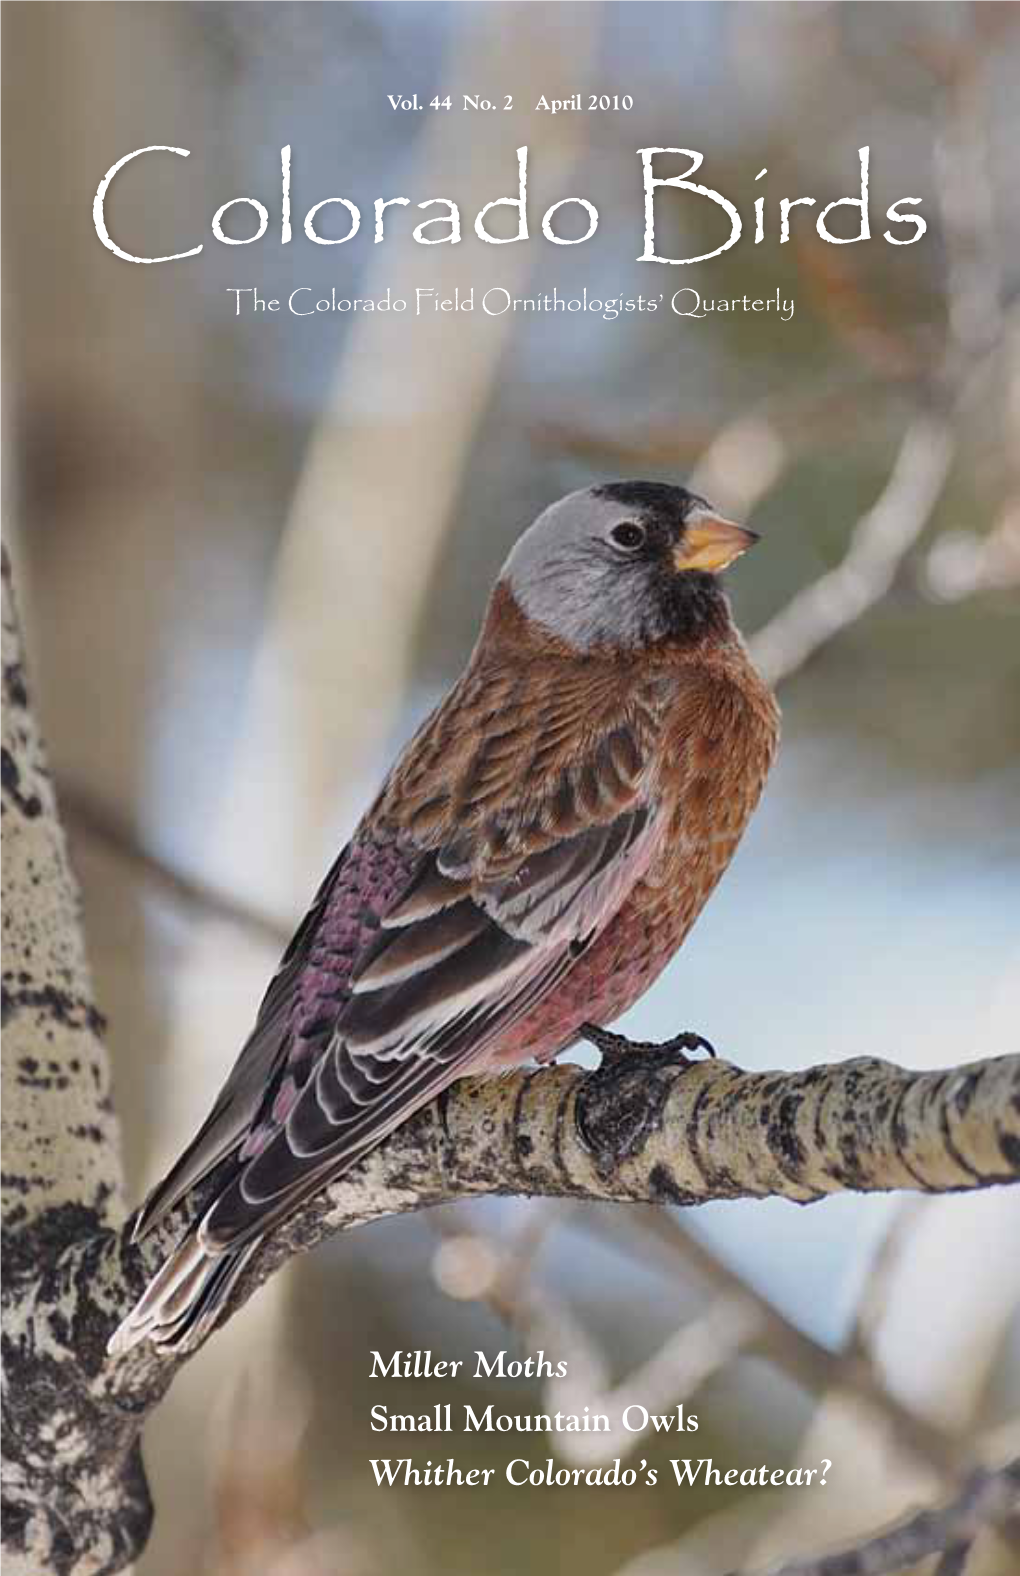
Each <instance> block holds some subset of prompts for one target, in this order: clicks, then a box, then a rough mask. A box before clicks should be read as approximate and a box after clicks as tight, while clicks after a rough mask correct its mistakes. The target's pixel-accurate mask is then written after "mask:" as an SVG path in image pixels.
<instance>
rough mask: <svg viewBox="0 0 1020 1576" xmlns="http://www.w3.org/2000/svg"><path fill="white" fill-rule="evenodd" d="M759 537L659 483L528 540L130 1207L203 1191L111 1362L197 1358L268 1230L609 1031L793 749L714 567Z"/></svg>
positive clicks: (606, 499) (593, 505) (621, 494)
mask: <svg viewBox="0 0 1020 1576" xmlns="http://www.w3.org/2000/svg"><path fill="white" fill-rule="evenodd" d="M757 540H758V536H757V533H755V532H754V531H752V530H750V529H748V528H747V527H746V526H742V525H738V524H735V523H734V522H732V521H730V520H727V519H725V518H724V517H723V516H722V515H720V514H719V513H718V512H717V511H716V510H715V509H714V508H713V507H712V506H711V505H710V504H709V503H708V502H707V501H706V500H705V499H704V498H702V497H700V496H699V495H698V494H696V493H693V492H691V491H688V490H687V489H686V488H685V487H682V486H679V485H675V484H672V483H666V482H649V481H618V482H609V483H603V484H599V485H594V486H591V487H587V488H582V489H580V490H579V491H575V492H572V493H570V494H568V495H567V496H566V497H565V498H561V499H560V500H559V501H558V502H556V503H553V504H551V505H550V506H549V507H548V508H546V509H545V510H544V511H543V512H542V513H541V514H540V515H539V516H538V518H537V519H536V520H535V521H534V522H533V523H532V524H531V525H530V526H529V527H528V529H527V530H525V531H524V533H523V534H522V535H521V536H520V537H519V539H518V540H517V541H516V543H515V545H514V547H513V548H512V550H511V552H510V554H509V556H508V558H507V559H506V562H505V564H504V565H503V568H502V571H501V573H500V575H499V577H498V579H497V581H496V584H495V587H494V589H493V591H492V594H491V596H490V598H489V602H488V606H487V609H486V612H485V615H484V619H483V622H482V626H481V631H480V634H479V636H478V639H477V642H476V644H475V646H474V649H473V651H472V653H471V655H470V658H469V660H468V662H467V665H466V667H465V669H464V671H463V673H462V674H461V676H460V677H459V678H458V679H457V681H456V683H455V684H454V685H453V686H452V688H451V689H450V691H449V693H448V694H447V695H446V697H445V699H444V700H443V701H442V702H441V703H440V704H439V705H438V706H437V707H436V709H435V710H434V711H433V712H432V713H431V715H430V716H429V717H428V718H427V719H426V720H425V722H424V723H423V724H422V725H421V727H420V728H419V729H418V731H417V732H416V733H415V734H414V736H413V737H412V739H411V740H410V742H409V744H408V745H407V746H406V748H405V749H404V751H403V752H402V754H401V755H400V756H399V758H398V759H397V761H396V763H395V765H394V766H393V767H392V769H391V770H390V772H389V774H388V776H387V777H386V779H385V781H384V782H383V785H382V787H381V789H380V791H379V793H378V795H377V797H376V799H375V801H374V802H373V803H372V805H371V806H370V808H369V809H368V811H367V813H366V814H365V815H364V817H363V818H362V820H361V821H360V823H359V824H358V826H357V828H356V830H355V831H354V833H353V835H352V837H351V840H350V842H349V843H348V844H347V846H346V847H345V848H344V849H343V851H342V852H341V853H340V855H339V857H338V858H337V859H336V861H335V863H334V864H333V866H332V867H331V869H330V870H329V871H328V873H327V875H326V877H325V879H324V880H323V882H322V884H321V886H320V887H319V890H318V892H317V894H316V896H315V898H314V901H313V902H312V905H311V908H310V909H309V911H308V913H307V914H306V916H305V918H304V919H303V921H302V922H301V924H300V926H299V928H298V929H297V931H296V933H295V935H294V937H293V939H292V940H291V942H290V944H289V946H288V947H287V949H286V951H285V953H284V955H283V958H282V961H281V963H280V965H279V968H278V970H277V972H276V974H275V975H274V977H273V978H272V980H271V981H270V983H269V986H268V989H267V990H266V992H265V995H264V997H263V1000H262V1003H261V1006H260V1008H259V1010H258V1013H257V1016H256V1020H255V1024H254V1027H253V1029H252V1031H251V1034H250V1036H249V1038H248V1039H247V1041H246V1043H245V1044H244V1046H243V1048H242V1050H241V1053H240V1056H239V1058H238V1060H237V1062H236V1064H235V1065H234V1068H233V1070H232V1072H231V1073H230V1075H229V1077H228V1078H227V1081H226V1083H225V1085H224V1087H223V1089H222V1091H221V1093H220V1094H219V1096H218V1098H217V1099H216V1101H215V1104H214V1105H213V1107H212V1110H211V1112H210V1114H209V1116H208V1117H207V1119H206V1121H205V1122H204V1124H203V1125H202V1127H201V1129H200V1130H199V1132H198V1133H197V1135H196V1137H195V1138H194V1140H193V1141H192V1143H191V1144H190V1145H189V1147H188V1148H187V1149H186V1150H185V1151H184V1153H183V1155H182V1156H181V1158H180V1159H179V1160H178V1161H177V1163H176V1164H175V1165H174V1166H173V1168H172V1169H171V1170H170V1172H169V1173H168V1175H167V1176H166V1177H165V1178H164V1179H163V1180H162V1181H161V1182H160V1183H159V1184H158V1185H157V1186H156V1187H155V1189H154V1190H153V1191H152V1193H151V1194H150V1195H149V1197H148V1199H147V1200H146V1201H145V1203H144V1205H143V1206H142V1208H141V1210H140V1211H139V1212H138V1214H137V1216H136V1219H135V1222H134V1231H133V1236H134V1239H135V1240H137V1239H140V1238H142V1237H144V1236H145V1235H146V1234H147V1233H148V1232H150V1231H151V1230H152V1229H153V1228H154V1227H156V1226H157V1225H158V1224H159V1223H160V1222H162V1221H164V1220H165V1219H166V1217H167V1216H168V1214H169V1213H170V1212H171V1211H173V1210H174V1209H175V1207H176V1206H177V1205H178V1204H179V1203H181V1201H182V1200H185V1199H187V1198H189V1197H190V1196H191V1195H192V1193H193V1191H194V1190H195V1189H196V1188H198V1187H199V1186H200V1185H201V1186H202V1188H203V1190H204V1191H203V1193H202V1198H201V1209H200V1210H198V1211H197V1212H196V1218H194V1219H193V1220H192V1222H191V1224H190V1225H188V1226H187V1227H186V1228H182V1230H183V1235H182V1237H181V1238H180V1239H179V1240H178V1242H177V1245H176V1246H175V1247H174V1248H173V1249H172V1250H171V1251H170V1253H169V1256H168V1257H167V1258H166V1259H165V1261H164V1262H163V1263H162V1266H161V1267H160V1268H159V1269H158V1271H157V1272H156V1274H155V1276H154V1277H153V1278H152V1280H151V1281H150V1282H149V1284H148V1285H147V1287H146V1289H145V1291H144V1292H143V1294H142V1296H141V1297H140V1299H139V1300H138V1302H137V1303H136V1305H135V1306H134V1307H133V1308H132V1309H131V1311H130V1312H129V1313H128V1315H127V1316H126V1318H124V1320H123V1321H122V1323H121V1324H120V1325H119V1327H118V1328H117V1330H116V1331H115V1333H114V1334H113V1336H112V1337H111V1339H110V1342H109V1350H110V1351H111V1352H112V1353H115V1354H120V1353H123V1352H126V1351H128V1350H130V1349H131V1348H132V1347H133V1346H135V1345H136V1344H137V1343H139V1342H141V1341H143V1340H146V1339H148V1340H151V1341H152V1342H154V1343H155V1344H156V1345H158V1346H162V1347H165V1348H174V1349H177V1350H188V1349H190V1348H193V1347H194V1346H195V1345H197V1344H199V1343H200V1342H201V1341H202V1340H203V1339H204V1338H205V1337H206V1335H207V1334H208V1333H209V1332H210V1331H211V1330H212V1329H213V1328H214V1327H215V1325H216V1324H217V1323H218V1322H219V1319H220V1318H221V1316H222V1314H223V1312H224V1310H225V1307H226V1303H227V1300H228V1298H229V1296H230V1293H231V1290H232V1288H233V1286H234V1285H235V1283H236V1281H237V1279H238V1277H239V1275H240V1274H241V1271H242V1270H243V1269H244V1267H245V1265H246V1264H247V1263H248V1261H249V1260H250V1258H251V1256H252V1255H253V1254H254V1253H255V1252H256V1251H257V1249H258V1247H259V1244H260V1243H261V1242H262V1241H263V1239H264V1238H265V1237H266V1235H267V1233H268V1232H270V1231H271V1230H272V1229H273V1228H274V1227H277V1226H278V1225H280V1224H281V1223H282V1222H284V1221H286V1220H287V1219H289V1218H290V1217H292V1216H293V1215H294V1214H295V1212H296V1211H297V1210H298V1209H299V1208H300V1207H301V1206H302V1204H304V1203H305V1202H306V1201H308V1200H309V1199H310V1198H311V1197H312V1196H313V1195H314V1194H316V1193H318V1192H319V1191H320V1190H321V1189H323V1188H324V1187H325V1186H326V1185H327V1183H329V1182H331V1181H334V1180H335V1179H336V1178H338V1177H340V1176H342V1175H343V1173H344V1172H345V1171H347V1170H348V1169H349V1168H350V1167H351V1166H352V1165H354V1164H355V1163H356V1162H357V1161H358V1160H359V1159H361V1158H362V1157H363V1156H364V1155H365V1154H367V1153H368V1151H370V1150H371V1149H373V1148H374V1147H375V1146H376V1145H378V1144H379V1143H381V1142H382V1140H383V1139H384V1138H386V1137H387V1136H388V1135H389V1134H391V1133H392V1132H393V1131H394V1130H395V1129H396V1128H398V1127H399V1126H400V1125H401V1124H402V1123H404V1122H406V1121H407V1120H408V1118H409V1117H410V1116H411V1115H412V1114H413V1113H414V1112H416V1111H418V1110H419V1109H420V1108H421V1107H422V1106H424V1105H425V1104H427V1103H428V1102H430V1101H431V1100H433V1099H434V1098H435V1097H436V1096H437V1095H439V1094H440V1093H441V1092H442V1091H443V1090H445V1089H446V1088H448V1087H449V1085H450V1084H452V1083H453V1082H454V1081H455V1080H456V1079H458V1078H461V1077H463V1076H464V1075H466V1074H468V1073H474V1074H477V1073H489V1074H494V1073H499V1072H501V1071H505V1070H508V1069H509V1068H511V1067H513V1066H514V1065H517V1064H519V1063H521V1062H523V1061H527V1060H529V1059H534V1060H536V1061H537V1062H539V1063H545V1062H549V1061H551V1060H552V1059H553V1058H554V1057H556V1056H558V1055H560V1053H561V1052H563V1051H564V1050H566V1049H568V1048H569V1047H570V1046H572V1045H574V1044H576V1043H578V1041H579V1040H582V1039H585V1038H591V1039H594V1040H595V1043H600V1040H599V1035H600V1033H601V1032H602V1026H604V1025H605V1024H607V1023H609V1022H612V1021H613V1020H614V1019H615V1018H617V1017H618V1016H619V1015H620V1014H621V1013H623V1012H624V1011H625V1010H626V1009H627V1008H628V1007H630V1006H631V1005H632V1004H633V1003H634V1002H635V1001H637V999H638V998H639V997H640V996H641V995H642V994H643V993H644V992H645V991H646V990H647V988H648V987H649V986H650V985H651V983H652V982H653V980H655V979H656V978H657V976H658V975H659V974H660V973H661V972H662V970H663V968H664V967H665V965H666V964H667V963H668V962H669V960H670V959H671V958H672V957H673V956H674V954H675V953H676V951H677V949H678V948H679V947H680V946H681V944H682V943H683V941H684V939H685V937H686V936H687V934H688V933H689V931H690V929H691V927H692V925H693V924H694V922H695V920H696V919H697V917H698V915H699V914H700V912H701V910H702V908H703V907H704V904H705V902H706V900H707V899H708V897H709V895H710V893H711V892H712V890H713V888H714V887H715V885H716V883H717V882H718V880H719V878H720V876H721V875H722V874H723V871H724V870H725V869H726V867H727V865H728V864H729V862H730V860H731V858H732V855H733V853H734V850H735V849H736V846H737V844H738V842H739V840H740V837H741V835H742V833H743V831H744V828H745V826H746V825H747V822H748V819H749V817H750V816H751V814H752V812H753V810H754V808H755V806H756V805H757V803H758V800H759V798H760V796H761V793H762V790H763V788H764V785H765V780H766V777H767V775H768V772H769V769H770V767H771V765H772V761H773V758H774V755H775V752H776V748H777V743H778V736H779V711H778V708H777V705H776V702H775V700H774V698H773V696H772V694H771V692H770V690H769V688H768V686H767V685H766V683H765V682H764V680H763V679H762V678H761V677H760V676H759V674H758V672H757V671H756V669H755V667H754V665H753V662H752V660H751V657H750V655H749V653H748V650H747V647H746V645H745V643H744V640H743V638H742V637H741V635H740V633H739V631H738V629H737V627H736V625H735V623H734V620H733V617H732V613H731V609H730V604H729V600H728V597H727V595H726V592H725V590H724V589H723V585H722V583H721V580H720V575H721V572H722V571H723V570H725V569H726V568H728V567H729V565H730V564H732V563H733V562H734V561H735V560H736V559H737V558H738V557H739V556H740V555H741V554H742V553H744V552H745V551H746V550H747V549H748V548H749V547H751V546H752V544H753V543H754V542H756V541H757ZM610 1039H612V1041H613V1044H614V1047H615V1045H616V1043H617V1041H620V1042H622V1043H623V1044H624V1045H625V1044H626V1043H627V1042H626V1041H623V1040H622V1037H620V1036H609V1035H607V1034H605V1033H602V1040H601V1043H603V1044H606V1045H608V1043H609V1040H610ZM699 1040H700V1037H699V1036H688V1037H687V1038H686V1042H685V1043H688V1044H693V1043H696V1042H697V1041H699ZM702 1043H705V1044H707V1042H702ZM210 1192H211V1196H210Z"/></svg>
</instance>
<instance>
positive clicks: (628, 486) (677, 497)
mask: <svg viewBox="0 0 1020 1576" xmlns="http://www.w3.org/2000/svg"><path fill="white" fill-rule="evenodd" d="M592 492H593V493H594V495H595V497H596V498H606V499H608V500H609V502H610V503H618V504H620V506H621V507H622V508H624V509H634V510H635V511H636V512H637V513H639V514H641V515H643V516H644V517H645V518H646V519H649V520H655V521H661V522H662V523H663V524H664V525H676V524H678V523H682V522H683V521H684V520H685V519H686V518H687V515H688V513H689V511H690V510H691V509H692V508H693V507H694V506H695V505H696V504H701V505H704V502H705V500H704V499H703V498H699V497H698V496H697V495H696V494H695V493H690V492H688V491H687V488H686V487H674V486H671V485H670V483H668V482H606V484H605V485H604V486H602V487H594V488H593V489H592Z"/></svg>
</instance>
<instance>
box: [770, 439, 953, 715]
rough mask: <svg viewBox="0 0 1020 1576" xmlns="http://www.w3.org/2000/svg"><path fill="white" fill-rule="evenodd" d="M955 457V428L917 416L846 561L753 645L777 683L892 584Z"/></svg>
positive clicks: (858, 527)
mask: <svg viewBox="0 0 1020 1576" xmlns="http://www.w3.org/2000/svg"><path fill="white" fill-rule="evenodd" d="M955 452H956V435H955V433H954V431H953V428H952V426H951V424H950V422H949V421H948V420H947V419H946V418H945V417H942V416H937V415H935V414H933V413H925V414H922V415H918V416H916V417H915V418H914V420H913V421H912V422H911V424H910V426H909V427H908V428H907V431H906V433H905V435H904V437H903V441H902V443H901V444H900V448H899V452H898V454H897V456H896V459H895V461H894V462H893V467H892V470H891V472H890V474H889V480H888V481H887V482H886V484H885V487H884V488H883V490H882V492H881V494H880V495H879V497H878V499H877V500H876V502H875V503H874V504H873V505H872V506H871V508H870V509H869V510H868V511H867V513H866V514H863V515H862V516H861V518H860V520H859V521H858V523H857V525H856V527H855V528H854V531H853V534H852V536H851V538H850V546H849V548H848V549H847V552H846V555H845V557H844V558H843V561H842V563H840V564H839V565H837V567H836V568H835V569H831V570H830V571H829V573H828V574H825V575H822V577H821V579H819V580H816V581H814V582H813V583H812V584H811V585H809V586H806V587H805V589H804V590H803V591H801V592H800V593H799V594H798V595H797V596H795V597H793V598H792V600H791V601H790V602H788V603H787V605H786V606H785V607H784V608H783V609H782V611H781V612H780V613H777V614H776V616H775V618H773V619H771V620H770V621H769V623H767V624H766V625H765V627H764V629H760V630H759V631H758V633H757V634H756V635H755V636H754V638H753V640H752V641H751V649H752V652H753V654H754V658H755V661H756V662H757V663H758V666H759V667H760V668H761V671H762V672H763V673H764V675H765V677H766V678H767V679H768V680H769V682H770V683H772V684H779V683H781V682H782V680H783V679H784V678H786V677H788V675H789V674H791V673H794V672H796V671H797V669H798V668H801V667H803V665H804V663H805V662H807V660H808V659H809V657H811V656H813V655H814V653H815V652H816V651H818V650H819V649H820V648H821V647H822V646H824V645H826V644H827V643H828V642H829V641H830V640H832V639H833V637H834V636H835V635H837V634H838V633H839V632H840V631H841V630H843V629H846V628H847V626H848V625H850V624H853V623H855V622H856V621H857V619H859V618H860V617H862V615H863V614H864V613H866V612H867V610H868V609H869V608H871V607H874V606H875V604H876V603H878V602H880V601H881V600H882V598H883V597H884V596H885V595H886V593H887V591H888V590H889V588H890V587H891V585H892V584H893V581H894V579H895V577H896V571H897V569H898V568H899V566H900V564H901V563H902V562H903V559H904V558H905V557H906V555H907V553H908V552H909V550H910V549H911V547H913V546H914V544H915V543H916V542H917V540H918V538H919V537H920V535H921V533H922V532H923V530H924V528H925V526H926V525H927V524H928V521H929V520H930V518H931V514H932V511H933V509H934V508H935V505H936V504H937V503H938V501H939V498H940V497H941V494H942V489H943V487H944V485H945V481H946V477H947V476H948V475H949V470H950V467H951V465H952V462H953V457H954V455H955Z"/></svg>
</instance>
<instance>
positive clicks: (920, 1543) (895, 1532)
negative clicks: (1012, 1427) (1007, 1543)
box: [770, 1461, 1020, 1576]
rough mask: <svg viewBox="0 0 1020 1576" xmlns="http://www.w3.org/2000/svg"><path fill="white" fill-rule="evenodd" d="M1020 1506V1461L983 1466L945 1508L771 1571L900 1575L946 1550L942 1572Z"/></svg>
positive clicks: (779, 1574) (945, 1575)
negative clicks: (854, 1543)
mask: <svg viewBox="0 0 1020 1576" xmlns="http://www.w3.org/2000/svg"><path fill="white" fill-rule="evenodd" d="M1018 1511H1020V1461H1012V1462H1010V1463H1009V1464H1008V1465H1007V1466H1004V1467H1002V1468H1001V1469H1000V1470H998V1471H989V1470H987V1469H981V1470H980V1471H977V1472H975V1473H973V1475H972V1476H971V1477H969V1478H968V1479H967V1482H966V1483H965V1484H964V1486H963V1488H962V1489H961V1490H960V1492H959V1493H958V1494H957V1496H956V1497H955V1499H952V1500H950V1502H949V1503H948V1504H947V1505H944V1506H943V1507H942V1508H941V1509H940V1510H922V1511H919V1512H918V1513H917V1514H916V1515H914V1516H911V1517H910V1518H909V1519H908V1520H906V1521H901V1522H899V1523H898V1524H897V1525H896V1526H895V1527H891V1528H890V1529H889V1531H888V1532H882V1533H879V1534H878V1536H877V1537H874V1538H870V1539H869V1540H868V1541H867V1542H866V1543H862V1544H859V1545H858V1546H857V1547H856V1548H851V1549H844V1550H842V1551H841V1552H840V1553H839V1554H823V1555H819V1556H818V1558H816V1559H807V1560H790V1561H788V1562H787V1563H785V1564H783V1565H779V1566H776V1567H773V1569H772V1571H771V1572H770V1576H898V1573H900V1572H902V1571H905V1570H907V1569H909V1568H910V1567H911V1566H913V1565H915V1564H916V1563H917V1562H918V1561H919V1560H923V1559H927V1558H928V1557H929V1556H930V1555H932V1554H942V1556H943V1558H942V1560H941V1561H940V1562H939V1566H938V1576H949V1573H951V1572H954V1571H961V1570H963V1568H964V1564H965V1561H966V1556H967V1553H968V1552H969V1549H970V1546H971V1544H972V1543H973V1542H974V1540H975V1538H976V1537H977V1536H978V1535H979V1533H981V1532H983V1531H985V1530H986V1529H987V1528H989V1527H999V1526H1001V1525H1002V1524H1003V1523H1004V1522H1006V1521H1008V1520H1009V1519H1010V1518H1011V1517H1012V1516H1015V1515H1016V1514H1017V1512H1018Z"/></svg>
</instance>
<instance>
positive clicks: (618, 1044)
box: [578, 1023, 716, 1066]
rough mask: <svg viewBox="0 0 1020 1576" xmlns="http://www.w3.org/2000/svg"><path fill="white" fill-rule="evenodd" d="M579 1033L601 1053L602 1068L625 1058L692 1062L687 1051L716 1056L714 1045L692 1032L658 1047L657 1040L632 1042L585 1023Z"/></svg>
mask: <svg viewBox="0 0 1020 1576" xmlns="http://www.w3.org/2000/svg"><path fill="white" fill-rule="evenodd" d="M578 1032H579V1033H580V1035H581V1038H582V1039H584V1040H588V1041H589V1042H590V1044H592V1045H594V1046H595V1048H596V1049H597V1050H599V1051H601V1053H602V1062H603V1066H606V1065H611V1064H612V1063H613V1062H615V1061H616V1059H617V1058H618V1057H622V1056H634V1055H638V1056H661V1057H663V1059H674V1058H679V1060H680V1061H683V1062H689V1060H690V1058H689V1057H688V1056H687V1055H686V1054H685V1053H686V1052H687V1051H705V1052H707V1054H708V1055H709V1056H711V1057H714V1056H715V1054H716V1052H715V1046H714V1045H713V1044H712V1043H711V1041H710V1040H706V1039H705V1036H704V1035H703V1034H695V1033H694V1031H693V1030H691V1029H684V1030H682V1031H681V1032H680V1033H679V1034H674V1035H673V1036H672V1038H671V1039H669V1040H664V1041H662V1042H659V1043H656V1042H655V1041H654V1040H629V1039H628V1038H627V1036H626V1035H625V1034H617V1033H615V1031H614V1030H612V1029H601V1028H599V1026H598V1024H595V1023H582V1025H581V1027H580V1030H579V1031H578Z"/></svg>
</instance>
